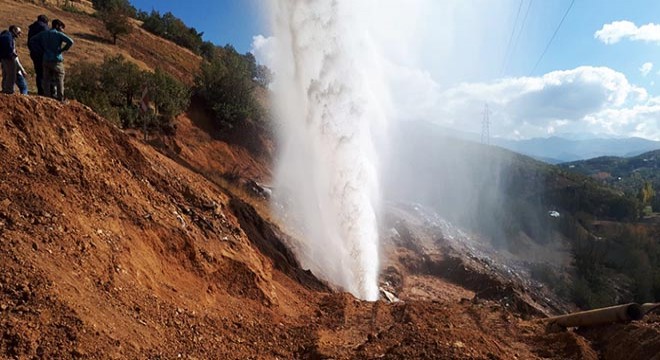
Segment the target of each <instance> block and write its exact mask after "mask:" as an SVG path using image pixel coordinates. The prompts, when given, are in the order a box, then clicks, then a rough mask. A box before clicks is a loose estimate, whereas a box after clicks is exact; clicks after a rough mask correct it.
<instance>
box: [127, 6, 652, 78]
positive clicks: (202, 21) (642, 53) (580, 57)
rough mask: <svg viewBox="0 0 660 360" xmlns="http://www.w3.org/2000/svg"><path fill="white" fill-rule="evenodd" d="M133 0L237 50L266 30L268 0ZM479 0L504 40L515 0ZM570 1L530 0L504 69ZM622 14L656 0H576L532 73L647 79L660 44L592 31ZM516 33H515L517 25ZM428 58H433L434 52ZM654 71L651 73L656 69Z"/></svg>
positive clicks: (645, 14)
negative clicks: (604, 73) (614, 40)
mask: <svg viewBox="0 0 660 360" xmlns="http://www.w3.org/2000/svg"><path fill="white" fill-rule="evenodd" d="M131 2H132V4H133V5H135V6H136V7H137V8H139V9H142V10H146V11H150V10H151V9H156V10H158V11H161V12H166V11H171V12H172V13H174V14H175V15H176V16H178V17H180V18H182V19H183V20H184V21H185V22H186V24H188V25H189V26H193V27H195V28H196V29H197V30H199V31H204V34H205V35H204V37H205V39H206V40H210V41H213V42H214V43H217V44H219V45H224V44H226V43H230V44H232V45H234V46H235V47H236V48H237V49H238V50H239V51H241V52H247V51H250V49H251V45H252V38H253V36H255V35H258V34H264V35H268V29H267V26H265V21H264V14H263V9H262V6H263V4H264V3H265V2H266V0H187V1H180V0H131ZM472 2H474V1H472ZM528 2H529V0H524V2H523V7H522V11H521V14H520V17H519V23H518V29H519V28H520V24H521V23H522V18H523V15H524V13H525V10H526V7H527V6H528ZM482 3H484V4H485V6H489V7H494V8H500V10H502V9H501V8H504V10H506V11H503V14H504V15H505V16H504V18H502V19H499V21H501V22H502V23H506V25H509V26H508V28H507V27H506V26H502V27H500V28H499V29H498V30H499V31H498V33H497V34H495V36H497V37H499V39H500V40H501V39H506V42H507V43H508V39H509V37H510V31H511V29H512V27H513V22H514V20H515V17H516V14H517V9H518V4H519V2H518V0H496V1H485V2H484V1H482ZM569 4H570V0H552V1H548V0H536V1H532V5H531V8H530V11H529V16H528V19H527V21H526V24H525V29H524V31H523V32H522V33H521V35H520V40H519V42H518V44H517V47H516V49H515V53H512V54H513V56H511V62H510V64H509V66H507V71H506V73H505V74H504V75H508V76H526V75H529V74H530V72H531V70H532V67H533V66H534V63H535V62H536V61H537V59H538V57H539V56H540V54H541V52H542V51H543V48H544V47H545V45H546V44H547V41H548V40H549V39H550V37H551V35H552V33H553V31H554V29H555V28H556V26H557V24H558V22H559V20H560V19H561V16H562V15H563V13H564V11H565V10H566V9H567V7H568V5H569ZM622 19H627V20H630V21H633V22H635V23H637V24H638V25H641V24H646V23H650V22H656V23H657V22H660V1H656V0H635V1H621V0H577V1H576V3H575V5H574V7H573V9H572V10H571V12H570V13H569V16H568V17H567V19H566V21H565V22H564V24H563V25H562V28H561V29H560V31H559V32H558V34H557V36H556V38H555V39H554V41H553V43H552V45H551V47H550V48H549V50H548V52H547V53H546V56H545V57H544V59H543V60H542V62H541V63H540V64H539V66H538V67H537V69H536V71H535V72H534V73H532V75H541V74H544V73H546V72H549V71H552V70H561V69H570V68H574V67H577V66H580V65H592V66H608V67H610V68H613V69H615V70H618V71H621V72H623V73H625V74H626V75H627V76H629V79H631V80H633V81H634V82H639V83H644V84H649V83H650V82H651V81H653V79H654V78H655V77H656V76H647V77H645V78H643V77H642V76H641V74H640V72H639V68H640V67H641V66H642V64H644V63H645V62H649V61H651V62H653V60H655V59H658V58H660V46H657V45H654V44H649V43H644V42H625V41H624V42H621V43H619V44H616V45H614V46H612V45H609V46H608V45H605V44H603V43H602V42H599V41H598V40H596V39H595V38H594V33H595V32H596V31H597V30H599V29H600V28H601V27H602V26H603V25H604V24H606V23H610V22H612V21H616V20H622ZM481 36H484V37H486V36H492V34H485V33H484V34H481ZM515 36H518V31H516V35H515ZM500 48H503V47H502V46H500ZM491 56H493V57H494V58H495V60H497V58H498V57H499V58H500V59H501V62H502V63H503V62H504V54H501V53H496V54H493V55H491ZM489 57H490V56H489ZM429 58H432V55H431V56H429ZM500 68H501V66H498V67H497V69H495V68H492V69H491V68H488V73H487V74H484V75H485V76H483V77H484V78H494V77H497V76H499V75H500V72H501V71H500V70H499V69H500ZM652 75H655V72H653V74H652ZM658 80H660V79H658ZM659 87H660V85H659Z"/></svg>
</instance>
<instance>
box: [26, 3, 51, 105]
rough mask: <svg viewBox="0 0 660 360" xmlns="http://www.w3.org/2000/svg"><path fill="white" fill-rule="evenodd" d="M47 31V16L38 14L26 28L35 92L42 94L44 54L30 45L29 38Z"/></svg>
mask: <svg viewBox="0 0 660 360" xmlns="http://www.w3.org/2000/svg"><path fill="white" fill-rule="evenodd" d="M44 31H48V16H46V15H39V16H38V17H37V21H35V22H34V23H32V25H30V28H29V30H28V48H29V49H30V58H31V59H32V63H33V64H34V73H35V74H36V75H37V94H39V95H42V96H43V95H44V94H45V92H44V88H43V85H42V84H43V81H44V54H43V52H39V51H37V49H33V47H32V46H30V45H29V44H30V40H32V38H33V37H35V36H36V35H37V34H39V33H41V32H44Z"/></svg>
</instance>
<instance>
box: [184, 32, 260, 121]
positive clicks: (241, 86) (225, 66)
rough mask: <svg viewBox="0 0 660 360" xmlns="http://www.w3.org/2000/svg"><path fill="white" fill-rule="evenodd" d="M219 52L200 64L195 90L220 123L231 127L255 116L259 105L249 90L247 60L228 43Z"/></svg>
mask: <svg viewBox="0 0 660 360" xmlns="http://www.w3.org/2000/svg"><path fill="white" fill-rule="evenodd" d="M219 52H220V54H219V55H218V56H216V57H215V58H214V59H212V60H211V61H209V62H205V63H203V64H202V66H201V68H200V73H199V75H198V76H197V78H196V80H195V83H196V86H195V92H196V94H197V95H198V96H199V97H201V98H202V99H203V100H204V101H206V103H207V104H208V107H209V108H210V110H212V111H213V112H214V113H215V116H216V119H217V120H218V122H219V124H220V125H222V126H227V127H233V126H235V125H237V124H238V123H239V122H241V121H244V120H247V119H253V120H258V119H259V117H260V115H261V109H260V107H259V105H258V103H257V102H256V100H255V98H254V95H253V90H254V88H255V86H256V84H255V82H254V81H253V79H252V72H251V63H250V61H249V60H248V59H247V58H246V57H245V56H243V55H240V54H239V53H238V52H236V50H235V49H234V48H233V47H231V46H230V45H227V46H225V47H224V48H220V49H219Z"/></svg>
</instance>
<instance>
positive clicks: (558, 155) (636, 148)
mask: <svg viewBox="0 0 660 360" xmlns="http://www.w3.org/2000/svg"><path fill="white" fill-rule="evenodd" d="M436 129H437V131H440V132H442V133H443V134H444V135H445V136H448V137H453V138H457V139H460V140H468V141H474V142H480V141H481V136H480V135H479V134H475V133H470V132H465V131H460V130H455V129H451V128H448V127H443V126H441V125H437V126H436ZM490 143H491V145H497V146H499V147H503V148H505V149H508V150H511V151H515V152H517V153H520V154H523V155H527V156H530V157H533V158H535V159H536V160H540V161H543V162H545V163H548V164H560V163H565V162H570V161H578V160H587V159H593V158H597V157H601V156H619V157H631V156H637V155H640V154H643V153H645V152H648V151H653V150H660V141H653V140H648V139H643V138H639V137H629V138H624V137H614V136H610V135H604V134H572V133H567V134H562V135H561V136H553V137H549V138H533V139H527V140H512V139H503V138H491V139H490Z"/></svg>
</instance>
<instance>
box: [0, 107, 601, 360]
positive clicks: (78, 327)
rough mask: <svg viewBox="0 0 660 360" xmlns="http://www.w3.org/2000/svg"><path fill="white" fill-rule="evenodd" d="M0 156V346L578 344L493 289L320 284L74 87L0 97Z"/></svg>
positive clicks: (431, 354)
mask: <svg viewBox="0 0 660 360" xmlns="http://www.w3.org/2000/svg"><path fill="white" fill-rule="evenodd" d="M0 162H1V163H2V168H0V358H19V359H22V358H44V359H47V358H92V359H94V358H98V359H112V358H115V359H123V358H153V359H169V358H177V357H179V356H181V357H182V358H189V359H244V358H280V359H284V358H306V359H322V358H340V359H352V358H360V359H371V358H389V359H409V358H427V359H433V358H459V359H511V358H516V357H518V358H528V359H535V358H555V359H564V358H575V359H580V358H593V356H592V355H593V354H594V352H593V350H592V349H591V348H589V346H587V345H586V342H585V341H584V340H583V339H582V338H581V337H578V336H576V335H574V334H572V333H564V334H558V335H551V336H550V337H544V336H542V334H543V329H542V326H541V325H540V324H538V323H535V322H529V321H523V320H522V319H521V318H520V317H519V315H518V314H516V313H515V312H512V311H510V310H509V309H507V308H506V307H505V306H504V305H501V304H500V303H497V302H490V301H483V300H479V301H476V300H475V301H464V302H457V301H455V300H449V301H433V300H429V301H416V300H411V301H408V302H406V303H399V304H386V303H383V302H376V303H365V302H361V301H357V300H356V299H354V298H353V297H351V296H349V295H345V294H330V293H328V292H327V291H326V290H324V289H325V287H324V286H323V284H321V283H319V282H318V281H317V280H315V279H314V278H313V277H312V276H311V275H310V274H308V273H306V272H304V271H302V270H301V269H299V268H298V267H297V266H296V261H295V259H294V258H293V256H292V255H291V254H290V253H289V252H288V251H287V250H286V248H284V247H283V246H282V242H281V240H282V239H283V237H284V235H283V234H281V233H280V232H279V230H277V228H276V227H275V226H273V225H272V224H268V223H267V222H266V221H264V220H263V219H260V218H259V217H258V215H257V213H256V212H255V210H254V209H253V208H252V207H251V206H250V205H247V204H245V203H244V202H242V201H241V200H240V199H236V198H232V197H231V196H230V195H228V194H227V193H226V192H224V191H223V189H221V188H218V187H217V186H216V185H215V184H213V183H211V182H209V181H207V180H206V179H205V178H203V177H201V176H200V175H198V174H196V173H194V172H192V171H190V170H188V169H186V168H185V167H182V166H181V165H179V164H178V163H176V162H174V161H172V160H171V159H169V158H167V157H165V156H163V155H162V154H160V153H158V152H157V151H155V150H154V149H153V148H151V147H150V146H148V145H144V144H142V143H140V142H138V141H136V140H134V139H132V138H131V137H129V136H127V135H125V134H124V133H123V132H122V131H120V130H119V129H117V128H115V127H113V126H112V125H110V124H109V123H107V122H106V121H105V120H104V119H102V118H99V117H98V116H96V115H95V114H94V113H92V112H90V111H89V110H88V109H86V108H85V107H84V106H82V105H79V104H77V103H75V102H74V103H71V104H67V105H62V104H60V103H57V102H55V101H52V100H48V99H41V98H32V97H21V96H0ZM274 260H275V261H274ZM557 344H560V346H557Z"/></svg>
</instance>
